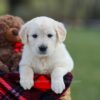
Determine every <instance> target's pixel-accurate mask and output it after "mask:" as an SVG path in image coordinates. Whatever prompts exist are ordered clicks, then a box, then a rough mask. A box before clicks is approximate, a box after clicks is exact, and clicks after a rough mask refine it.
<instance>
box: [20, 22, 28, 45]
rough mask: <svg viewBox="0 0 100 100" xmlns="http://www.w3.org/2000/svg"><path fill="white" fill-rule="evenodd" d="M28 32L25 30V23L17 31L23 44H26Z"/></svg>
mask: <svg viewBox="0 0 100 100" xmlns="http://www.w3.org/2000/svg"><path fill="white" fill-rule="evenodd" d="M27 35H28V32H27V26H26V24H25V25H23V26H22V27H21V29H20V31H19V36H20V38H21V41H22V43H23V44H26V43H27V38H28V36H27Z"/></svg>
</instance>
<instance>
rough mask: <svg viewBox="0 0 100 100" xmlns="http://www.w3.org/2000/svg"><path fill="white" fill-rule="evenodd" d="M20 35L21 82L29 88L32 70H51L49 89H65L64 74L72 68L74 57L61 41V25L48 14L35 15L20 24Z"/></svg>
mask: <svg viewBox="0 0 100 100" xmlns="http://www.w3.org/2000/svg"><path fill="white" fill-rule="evenodd" d="M19 35H20V37H21V39H22V42H23V43H24V49H23V54H22V59H21V61H20V64H19V66H20V68H19V71H20V85H21V86H22V87H23V88H24V89H31V87H32V86H33V85H34V80H33V78H34V73H38V74H50V75H51V88H52V90H53V91H54V92H55V93H57V94H59V93H62V91H63V90H64V89H65V85H64V81H63V76H64V75H65V74H66V73H68V72H70V71H72V69H73V60H72V58H71V56H70V54H69V53H68V51H67V49H65V46H64V44H63V42H64V40H65V38H66V29H65V27H64V25H63V24H62V23H60V22H58V21H55V20H53V19H51V18H49V17H44V16H42V17H37V18H34V19H32V20H31V21H28V22H27V23H26V24H25V25H23V26H22V28H21V30H20V32H19Z"/></svg>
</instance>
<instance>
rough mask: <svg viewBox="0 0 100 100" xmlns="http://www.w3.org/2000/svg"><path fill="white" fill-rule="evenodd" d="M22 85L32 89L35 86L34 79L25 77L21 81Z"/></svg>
mask: <svg viewBox="0 0 100 100" xmlns="http://www.w3.org/2000/svg"><path fill="white" fill-rule="evenodd" d="M20 85H21V86H22V87H23V88H24V89H25V90H27V89H31V88H32V87H33V85H34V82H33V79H32V78H29V77H24V78H21V79H20Z"/></svg>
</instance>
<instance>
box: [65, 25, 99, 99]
mask: <svg viewBox="0 0 100 100" xmlns="http://www.w3.org/2000/svg"><path fill="white" fill-rule="evenodd" d="M66 44H67V48H68V50H69V52H70V54H71V55H72V57H73V59H74V62H75V67H74V70H73V75H74V79H73V83H72V85H71V87H72V99H73V100H100V29H99V28H82V27H81V28H80V27H79V28H73V27H69V28H68V35H67V39H66Z"/></svg>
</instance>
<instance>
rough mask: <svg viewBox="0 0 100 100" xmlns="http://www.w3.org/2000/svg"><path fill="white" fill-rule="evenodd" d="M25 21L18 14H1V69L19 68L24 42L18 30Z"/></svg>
mask: <svg viewBox="0 0 100 100" xmlns="http://www.w3.org/2000/svg"><path fill="white" fill-rule="evenodd" d="M23 24H24V21H23V20H22V19H21V18H20V17H17V16H12V15H3V16H0V70H1V71H3V72H13V71H16V70H17V68H18V64H19V61H20V58H21V50H22V43H21V39H20V37H19V35H18V32H19V30H20V28H21V26H22V25H23Z"/></svg>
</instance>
